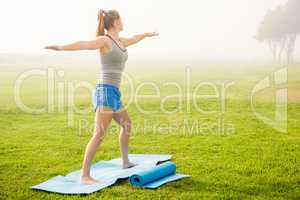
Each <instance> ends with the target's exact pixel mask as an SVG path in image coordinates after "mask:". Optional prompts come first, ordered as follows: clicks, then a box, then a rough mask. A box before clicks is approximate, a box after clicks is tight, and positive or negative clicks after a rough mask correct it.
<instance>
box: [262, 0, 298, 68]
mask: <svg viewBox="0 0 300 200" xmlns="http://www.w3.org/2000/svg"><path fill="white" fill-rule="evenodd" d="M299 33H300V0H289V1H288V2H287V4H285V5H280V6H278V7H276V8H275V9H273V10H268V12H267V13H266V15H265V17H264V19H263V21H262V22H261V23H260V25H259V28H258V32H257V35H256V39H257V40H258V41H260V42H265V43H266V44H268V46H269V48H270V50H271V52H272V55H273V61H274V62H279V63H281V62H282V53H283V52H284V51H285V52H286V60H287V63H291V62H293V54H294V49H295V44H296V39H297V35H298V34H299Z"/></svg>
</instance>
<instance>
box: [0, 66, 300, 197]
mask: <svg viewBox="0 0 300 200" xmlns="http://www.w3.org/2000/svg"><path fill="white" fill-rule="evenodd" d="M0 67H1V68H0V71H1V74H0V89H1V90H0V92H1V95H0V137H1V140H0V141H1V146H0V159H1V163H0V199H63V198H64V199H300V172H299V169H300V168H299V165H300V161H299V158H300V123H299V119H300V114H299V113H300V95H299V94H300V93H299V90H300V79H299V77H300V65H292V66H290V67H289V68H288V83H287V84H286V85H285V86H284V87H287V88H288V129H287V132H286V133H281V132H279V131H277V130H275V129H274V128H273V127H271V126H269V125H266V124H265V123H263V122H262V121H261V120H259V119H257V118H256V117H255V115H254V113H253V111H252V109H251V106H250V105H251V104H250V103H251V102H250V94H251V90H252V88H253V87H254V86H255V84H256V83H257V82H258V81H260V80H262V79H263V78H264V77H266V76H269V75H271V74H272V73H273V72H274V71H276V70H277V69H279V68H281V67H280V66H273V65H270V64H261V63H260V64H259V63H230V62H227V63H222V64H221V63H207V64H205V63H202V64H192V65H190V69H191V72H192V73H191V77H190V80H191V81H190V83H191V88H195V87H196V85H197V83H199V82H201V81H206V82H209V83H214V84H216V86H217V87H218V88H219V86H220V85H221V83H223V82H225V81H231V82H233V84H232V85H231V86H230V87H229V88H228V90H226V101H225V110H224V112H222V111H221V105H220V102H219V101H218V100H217V99H201V98H199V99H198V98H197V99H196V100H197V104H198V106H199V107H201V108H202V109H203V110H207V111H215V112H214V113H203V112H199V111H197V110H196V108H195V106H194V104H192V100H191V99H188V98H185V97H186V96H187V95H188V94H189V93H187V91H186V90H183V91H181V92H180V95H181V97H183V98H182V100H181V101H180V102H179V101H178V99H177V100H176V98H173V99H168V100H167V101H166V103H165V104H164V106H165V108H166V109H168V110H169V111H170V110H173V111H174V110H175V109H177V108H179V110H178V111H176V112H174V113H173V114H169V113H165V112H162V110H161V109H160V106H161V100H162V98H164V97H165V96H166V95H171V94H174V93H176V94H178V90H177V88H176V87H174V86H173V87H172V85H171V86H170V85H169V86H167V85H165V83H166V82H171V81H173V82H176V83H178V85H180V86H181V87H182V88H186V85H187V82H186V80H185V79H186V77H185V75H184V74H185V68H184V67H185V66H180V65H171V64H170V65H165V64H164V65H160V66H158V65H157V66H151V65H149V64H148V65H139V66H135V65H130V64H128V65H127V71H128V73H129V74H130V75H132V76H133V77H134V79H133V80H134V81H133V82H134V85H135V86H137V85H138V84H140V83H142V82H144V81H152V82H153V83H155V84H156V85H157V86H158V87H159V89H160V91H161V97H159V98H157V97H151V98H139V99H138V103H139V104H138V105H137V104H135V103H131V104H130V105H129V108H128V110H129V113H130V116H131V119H132V121H133V133H132V140H131V144H130V152H131V153H157V154H172V155H173V161H175V162H176V164H177V171H178V172H181V173H186V174H190V175H191V178H188V179H183V180H180V181H176V182H172V183H168V184H167V185H164V186H162V187H160V188H159V189H157V190H146V189H135V188H132V187H131V186H130V185H129V184H128V182H127V181H120V182H118V183H117V184H115V185H114V186H112V187H109V188H106V189H104V190H102V191H99V192H96V193H93V194H91V195H87V196H76V195H75V196H64V195H59V194H54V193H45V192H40V191H34V190H31V189H30V186H32V185H36V184H38V183H40V182H43V181H46V180H47V179H49V178H51V177H53V176H56V175H65V174H67V173H68V172H71V171H73V170H77V169H79V168H80V167H81V162H82V157H83V152H84V148H85V145H86V144H87V142H88V140H89V138H90V136H91V127H92V125H93V119H94V113H93V111H92V110H91V109H90V111H89V112H87V113H84V114H80V113H76V112H74V110H73V108H72V104H71V106H70V104H69V101H68V92H69V90H68V88H67V86H66V85H67V82H72V83H78V82H80V81H87V82H89V83H91V84H95V83H96V75H95V74H96V73H97V68H98V67H97V66H95V65H87V66H84V67H82V66H80V65H72V64H66V65H63V64H61V63H59V64H57V63H51V64H47V65H44V64H39V63H35V64H27V65H22V64H18V63H13V64H9V63H1V66H0ZM46 67H52V68H53V69H54V71H55V73H57V71H58V70H63V71H64V77H63V78H62V77H58V78H57V79H55V84H56V86H57V84H58V83H65V87H64V88H65V89H64V92H65V93H64V94H65V96H64V97H63V99H65V103H64V104H62V108H61V105H60V104H58V101H57V99H58V95H57V89H55V90H54V91H55V95H54V96H55V98H54V110H53V112H43V113H41V114H31V113H26V112H24V111H22V110H21V109H20V108H19V107H17V106H16V103H15V101H14V96H13V94H14V92H13V89H14V83H15V80H16V79H17V77H18V76H19V75H20V73H22V72H24V71H26V70H27V71H28V70H30V69H33V68H39V69H42V70H44V69H46ZM154 69H155V70H154ZM156 69H157V70H156ZM46 86H47V82H46V81H45V77H31V78H30V79H28V80H25V81H24V83H23V84H22V90H21V97H22V100H23V102H24V103H25V104H26V105H27V106H30V107H34V108H41V107H43V106H46V105H47V92H46V89H47V87H46ZM127 86H128V84H126V81H125V82H124V87H122V95H123V99H124V102H128V101H129V99H130V96H129V92H128V91H129V88H128V87H127ZM153 91H154V90H153V87H151V86H150V85H148V86H145V87H143V88H142V89H141V92H140V93H141V94H144V95H146V94H148V95H149V94H153V93H154V92H153ZM212 92H213V90H212V88H211V87H203V88H201V90H199V94H213V93H212ZM273 92H274V88H273V87H272V88H271V89H269V90H264V91H263V92H261V93H259V94H257V96H256V97H255V107H256V108H257V109H258V110H257V111H258V112H260V113H263V114H264V115H266V116H268V117H272V116H273V115H274V111H275V104H274V98H273V96H274V94H273ZM154 94H155V93H154ZM74 99H75V104H76V106H77V107H78V108H82V109H83V108H87V109H89V108H91V107H90V106H91V101H90V99H91V97H90V93H89V92H88V91H87V90H85V89H78V90H77V91H76V94H75V96H74ZM59 105H60V109H61V110H58V109H59ZM180 106H181V107H180ZM189 106H190V107H189ZM188 107H189V109H187V108H188ZM141 108H142V109H144V110H148V111H149V110H152V111H155V112H154V113H152V114H147V113H143V112H141ZM71 117H73V118H71ZM70 120H71V122H72V123H71V124H73V125H72V126H68V122H70ZM195 122H199V123H200V124H201V125H203V127H202V128H201V129H200V130H199V129H197V128H194V129H191V126H190V125H193V124H194V123H195ZM170 126H172V127H173V128H172V129H171V130H170V129H168V128H166V127H170ZM149 127H150V128H149ZM222 128H223V129H222ZM220 130H224V132H222V131H220ZM117 134H118V131H117V130H116V124H115V123H113V124H112V127H111V128H110V130H109V132H108V133H107V136H106V138H105V141H104V143H103V145H102V146H101V148H100V149H99V151H98V153H97V155H96V158H95V160H94V161H95V162H96V161H99V160H108V159H112V158H115V157H119V156H120V153H119V146H118V140H117Z"/></svg>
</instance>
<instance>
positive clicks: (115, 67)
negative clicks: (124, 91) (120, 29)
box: [99, 34, 128, 88]
mask: <svg viewBox="0 0 300 200" xmlns="http://www.w3.org/2000/svg"><path fill="white" fill-rule="evenodd" d="M106 36H108V37H109V38H110V39H111V40H112V50H111V51H110V52H109V53H106V54H101V53H100V57H101V66H102V67H101V69H102V70H101V73H100V79H99V83H105V84H111V85H114V86H116V87H118V88H119V86H120V83H121V77H122V73H123V71H124V68H125V62H126V61H127V59H128V53H127V49H122V48H121V47H120V46H119V45H118V44H117V42H116V41H115V40H114V39H113V38H112V37H111V36H110V35H108V34H106Z"/></svg>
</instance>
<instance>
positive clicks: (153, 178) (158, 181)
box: [129, 162, 189, 188]
mask: <svg viewBox="0 0 300 200" xmlns="http://www.w3.org/2000/svg"><path fill="white" fill-rule="evenodd" d="M188 176H189V175H185V174H176V165H175V163H173V162H165V163H162V164H159V165H157V166H155V167H153V168H151V169H149V170H146V171H142V172H140V173H137V174H134V175H132V176H131V177H130V178H129V182H130V183H131V185H132V186H135V187H143V188H157V187H159V186H161V185H163V184H165V183H168V182H170V181H175V180H178V179H181V178H184V177H188Z"/></svg>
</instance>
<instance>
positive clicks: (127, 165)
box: [123, 162, 137, 169]
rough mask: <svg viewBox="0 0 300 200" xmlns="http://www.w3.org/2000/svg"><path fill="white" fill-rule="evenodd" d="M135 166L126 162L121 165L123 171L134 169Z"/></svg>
mask: <svg viewBox="0 0 300 200" xmlns="http://www.w3.org/2000/svg"><path fill="white" fill-rule="evenodd" d="M136 165H137V164H135V163H131V162H126V163H123V169H127V168H131V167H134V166H136Z"/></svg>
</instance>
